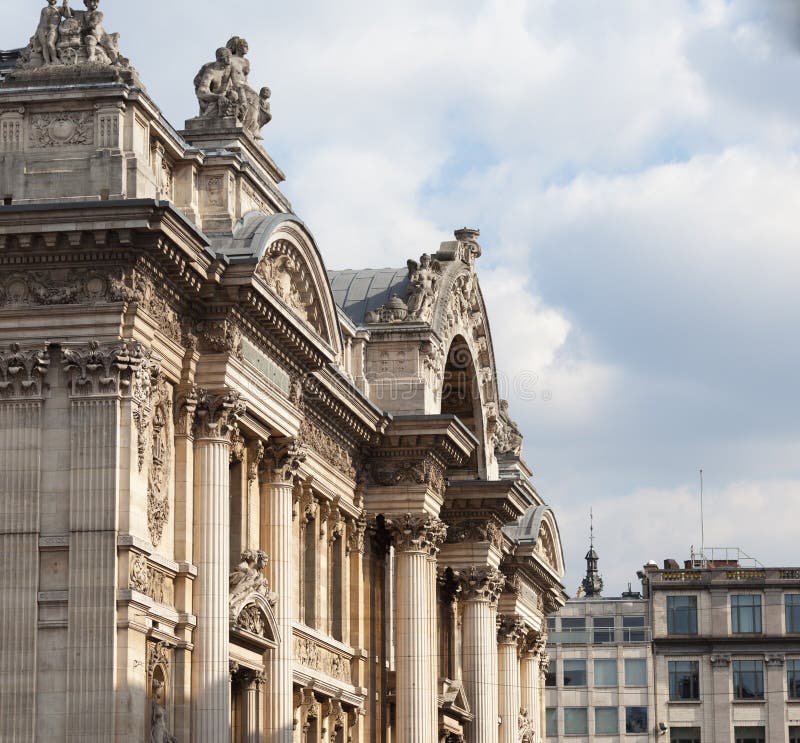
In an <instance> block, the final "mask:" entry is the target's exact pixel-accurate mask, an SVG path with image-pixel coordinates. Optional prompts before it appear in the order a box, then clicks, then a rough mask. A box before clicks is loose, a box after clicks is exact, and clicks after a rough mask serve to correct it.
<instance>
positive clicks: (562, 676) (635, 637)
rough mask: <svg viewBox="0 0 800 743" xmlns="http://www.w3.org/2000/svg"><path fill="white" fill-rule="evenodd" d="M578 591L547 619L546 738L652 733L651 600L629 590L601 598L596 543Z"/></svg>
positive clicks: (635, 737) (634, 738)
mask: <svg viewBox="0 0 800 743" xmlns="http://www.w3.org/2000/svg"><path fill="white" fill-rule="evenodd" d="M586 565H587V570H586V577H585V578H584V579H583V582H582V584H581V590H580V593H581V594H582V595H581V596H580V597H579V598H574V599H570V600H569V601H567V603H566V605H565V606H564V608H563V609H561V611H560V612H559V613H558V615H556V616H551V617H549V618H548V627H549V629H548V632H549V634H548V644H547V652H548V655H549V659H550V662H549V667H548V670H547V675H546V689H545V698H546V710H545V716H546V725H545V728H546V729H545V733H546V737H547V739H548V740H553V741H556V740H557V741H562V740H563V741H592V742H594V741H610V740H625V741H631V743H634V742H637V743H638V741H646V740H650V739H651V736H650V730H651V728H652V725H653V704H654V697H653V688H652V683H651V679H652V678H653V660H652V652H651V647H650V629H649V625H650V615H649V610H650V606H649V602H648V601H647V600H646V599H643V598H642V597H641V595H640V594H638V593H634V592H632V591H630V590H629V591H628V592H626V593H625V594H623V595H622V596H616V597H604V596H602V595H601V592H602V585H603V582H602V578H601V577H600V574H599V571H598V555H597V553H596V552H595V550H594V546H593V545H592V546H590V548H589V552H588V553H587V554H586Z"/></svg>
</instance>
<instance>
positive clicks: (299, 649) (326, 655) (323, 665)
mask: <svg viewBox="0 0 800 743" xmlns="http://www.w3.org/2000/svg"><path fill="white" fill-rule="evenodd" d="M294 657H295V659H296V660H297V662H298V663H299V664H300V665H301V666H306V667H307V668H313V669H314V670H315V671H320V672H322V673H325V674H327V675H328V676H330V677H332V678H335V679H337V680H339V681H344V682H345V683H347V684H349V683H350V661H349V660H348V659H347V658H345V657H343V656H341V655H339V654H338V653H335V652H333V651H332V650H330V649H329V648H326V647H323V646H322V645H319V644H317V643H316V642H314V641H313V640H311V639H309V638H307V637H297V636H295V638H294Z"/></svg>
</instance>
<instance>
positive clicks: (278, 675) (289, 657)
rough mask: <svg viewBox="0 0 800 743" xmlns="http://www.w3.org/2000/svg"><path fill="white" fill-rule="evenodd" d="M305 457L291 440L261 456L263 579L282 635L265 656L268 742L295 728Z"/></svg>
mask: <svg viewBox="0 0 800 743" xmlns="http://www.w3.org/2000/svg"><path fill="white" fill-rule="evenodd" d="M303 458H304V455H303V454H302V452H301V451H300V450H299V449H298V448H297V447H296V446H295V442H294V441H293V440H290V439H284V440H279V441H275V442H273V443H272V445H271V446H268V447H267V448H266V450H265V452H264V460H263V466H262V468H261V470H260V473H259V474H260V478H261V480H260V491H261V492H260V494H261V505H260V511H261V534H260V542H261V544H262V545H263V547H264V549H265V550H266V551H267V553H268V554H269V556H270V561H269V563H268V564H267V577H268V579H269V584H270V587H271V588H272V590H273V591H275V592H276V593H277V596H278V601H277V603H276V604H275V619H276V621H277V623H278V628H279V630H280V634H281V636H280V640H279V643H278V647H277V648H275V650H273V651H272V652H270V653H267V656H266V666H267V677H268V678H269V683H268V684H266V697H267V714H266V717H267V719H266V726H265V727H266V740H269V741H271V742H274V743H291V741H292V728H293V723H294V710H293V706H294V705H293V701H292V662H293V640H292V625H293V624H294V619H295V617H294V575H293V566H292V555H293V550H292V481H293V472H294V470H296V469H297V467H298V466H299V464H300V462H301V461H302V460H303Z"/></svg>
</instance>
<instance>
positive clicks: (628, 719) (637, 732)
mask: <svg viewBox="0 0 800 743" xmlns="http://www.w3.org/2000/svg"><path fill="white" fill-rule="evenodd" d="M633 710H644V726H643V727H642V728H641V730H639V729H637V730H632V729H631V716H630V713H631V712H632V711H633ZM649 716H650V715H649V713H648V709H647V707H646V706H643V705H639V704H632V705H630V706H627V705H626V707H625V734H626V735H641V734H642V733H649V732H650V730H649V725H650V721H649V719H648V718H649Z"/></svg>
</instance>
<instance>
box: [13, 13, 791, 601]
mask: <svg viewBox="0 0 800 743" xmlns="http://www.w3.org/2000/svg"><path fill="white" fill-rule="evenodd" d="M41 4H42V3H37V2H30V1H28V2H26V3H24V4H23V3H20V2H17V3H16V5H15V7H16V8H17V11H16V12H15V14H14V15H13V17H8V16H7V17H6V18H5V19H4V23H3V26H2V30H0V48H12V47H17V46H22V45H24V44H25V43H26V42H27V39H28V38H29V36H30V35H31V34H32V33H33V31H34V29H35V27H36V23H37V20H38V14H39V8H40V5H41ZM74 4H75V5H76V7H77V6H78V3H74ZM23 5H27V6H29V10H25V9H24V8H23ZM101 10H103V11H104V13H105V26H106V29H107V30H108V31H119V32H120V35H121V40H120V47H121V50H122V52H123V53H124V54H125V55H126V56H128V57H130V59H131V60H132V62H133V64H134V65H135V66H136V68H137V69H138V70H139V73H140V75H141V78H142V80H143V81H144V84H145V86H146V87H147V89H148V92H149V93H150V95H151V96H152V97H153V99H154V100H155V101H156V103H157V104H158V105H159V106H161V108H162V110H163V112H164V114H165V115H166V116H167V118H168V119H169V120H170V121H171V122H172V123H173V124H174V125H176V126H177V127H178V128H181V127H182V123H183V121H184V120H185V119H187V118H190V117H191V116H194V115H195V113H196V101H195V98H194V92H193V88H192V79H193V77H194V75H195V74H196V72H197V71H198V69H199V68H200V66H201V65H202V64H203V63H205V62H207V61H210V60H212V59H213V57H214V50H215V49H216V48H217V47H218V46H221V45H223V44H224V43H225V41H226V40H227V39H228V38H229V37H230V36H231V35H234V34H237V35H240V36H244V37H245V38H246V39H247V40H248V42H249V44H250V54H249V58H250V60H251V74H250V82H251V84H252V85H253V87H255V88H256V89H258V88H260V87H261V86H262V85H269V86H270V87H271V89H272V94H273V95H272V112H273V117H274V118H273V121H272V122H271V123H270V124H269V125H268V126H267V128H266V129H265V130H264V146H265V147H266V149H267V150H268V151H269V152H270V154H271V155H272V156H273V157H274V158H275V160H276V161H277V162H278V164H279V165H280V167H281V168H282V169H283V170H284V172H285V173H286V174H287V180H286V183H285V184H283V185H284V191H285V193H286V194H287V195H288V196H289V198H290V199H291V201H292V204H293V208H294V210H295V212H296V213H297V214H299V215H300V216H301V217H302V218H303V220H304V221H305V222H306V223H307V224H308V225H309V226H310V228H311V230H312V231H313V232H314V234H315V236H316V238H317V242H318V244H319V245H320V247H321V250H322V253H323V256H324V258H325V261H326V264H327V266H328V267H329V268H335V269H341V268H360V267H364V266H372V267H381V266H386V265H390V266H403V265H405V261H406V260H407V259H408V258H417V257H418V256H419V255H420V254H421V253H423V252H433V251H435V250H436V249H437V247H438V245H439V243H440V242H441V241H442V240H446V239H448V238H449V237H450V236H451V235H452V231H453V229H455V228H458V227H461V226H464V225H468V226H471V227H479V228H480V230H481V238H480V240H481V244H482V246H483V256H482V258H481V259H480V261H479V263H478V272H479V276H480V282H481V286H482V290H483V293H484V296H485V299H486V302H487V306H488V310H489V319H490V324H491V330H492V335H493V340H494V347H495V354H496V360H497V364H498V367H499V368H500V370H501V371H502V376H501V378H500V380H499V381H500V384H501V389H502V390H503V393H504V395H505V396H506V397H508V399H509V400H510V410H511V414H512V417H513V418H514V419H515V420H516V421H517V422H518V423H519V425H520V427H521V429H522V431H523V433H524V435H525V444H524V451H525V458H526V460H527V461H528V463H529V464H530V465H531V466H532V468H533V470H534V483H535V485H536V487H537V489H538V491H539V492H540V494H541V495H542V497H543V498H544V499H545V500H546V501H547V502H548V503H549V504H550V505H551V506H552V507H553V509H554V510H555V512H556V516H557V519H558V521H559V524H560V530H561V537H562V540H563V545H564V550H565V557H566V563H567V576H566V579H565V583H566V586H567V590H568V592H569V593H570V594H571V595H574V593H575V589H576V588H577V585H578V583H579V581H580V578H581V575H582V573H583V570H584V563H583V555H584V554H585V552H586V550H587V548H588V526H589V510H590V508H591V509H593V512H594V525H595V547H596V549H597V551H598V553H599V555H600V568H601V572H602V573H603V575H604V577H605V583H606V591H605V593H606V595H614V594H619V592H620V591H622V590H625V588H626V587H627V583H628V581H633V583H634V587H635V586H636V575H635V573H636V570H637V569H639V568H640V567H641V566H642V565H643V564H644V563H645V562H646V561H648V560H650V559H654V560H656V561H658V562H659V563H660V562H661V561H662V560H663V559H664V558H675V559H679V560H682V559H686V558H688V557H689V550H690V547H691V546H694V547H695V548H698V547H699V545H700V541H701V534H700V511H699V496H698V491H699V487H698V472H699V469H700V468H702V469H703V470H704V482H705V491H704V502H705V544H706V545H708V546H715V547H716V546H726V547H728V546H735V547H740V548H742V549H743V550H744V551H745V552H746V553H747V554H748V555H750V556H751V557H754V558H756V559H758V560H760V562H762V563H763V564H765V565H781V566H785V565H798V564H800V550H798V549H797V545H798V538H797V532H798V529H797V511H798V508H797V504H798V493H800V487H799V486H800V457H799V456H798V454H800V430H799V426H798V412H800V411H798V395H797V392H796V389H795V385H796V384H797V381H798V378H800V374H798V372H799V371H800V348H799V347H798V343H797V319H798V317H800V292H799V291H798V279H799V278H800V251H798V244H800V208H799V207H800V154H799V153H800V95H798V88H800V2H798V1H797V0H659V1H658V2H642V1H641V0H529V1H528V2H523V1H522V0H439V1H438V2H436V3H431V2H429V0H426V1H424V2H423V1H422V0H404V2H403V3H391V4H390V3H379V4H376V3H374V2H366V1H361V0H358V1H357V0H339V2H337V3H331V2H322V0H296V2H293V3H277V2H258V3H256V2H244V1H242V0H228V1H227V2H225V3H219V2H215V3H211V2H208V1H207V0H195V2H193V3H191V4H184V3H177V2H154V1H153V0H139V1H138V2H135V3H122V2H119V0H103V2H102V3H101Z"/></svg>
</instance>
